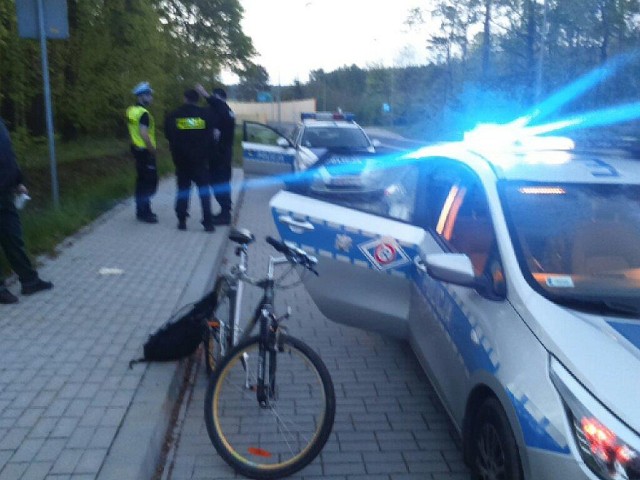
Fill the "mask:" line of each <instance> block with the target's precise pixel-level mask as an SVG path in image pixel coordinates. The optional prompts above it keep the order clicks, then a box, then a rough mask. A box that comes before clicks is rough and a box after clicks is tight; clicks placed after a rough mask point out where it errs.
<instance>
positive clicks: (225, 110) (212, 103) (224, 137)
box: [196, 85, 236, 225]
mask: <svg viewBox="0 0 640 480" xmlns="http://www.w3.org/2000/svg"><path fill="white" fill-rule="evenodd" d="M196 89H197V90H198V92H199V93H200V94H201V95H202V96H203V97H205V98H206V99H207V103H208V104H209V108H210V110H211V115H212V121H213V128H214V135H215V138H216V145H215V147H214V149H213V152H212V155H211V156H210V159H209V169H210V175H211V188H212V190H213V195H214V196H215V198H216V201H217V202H218V203H219V204H220V207H221V208H222V210H221V212H220V213H219V214H218V215H216V216H214V217H213V223H214V224H215V225H229V224H230V223H231V184H230V181H231V162H232V160H233V139H234V133H235V128H236V117H235V114H234V113H233V110H231V108H230V107H229V105H227V94H226V92H225V91H224V90H223V89H221V88H215V89H214V90H213V92H212V93H211V95H209V93H208V92H207V91H206V90H205V89H204V88H203V87H202V85H196Z"/></svg>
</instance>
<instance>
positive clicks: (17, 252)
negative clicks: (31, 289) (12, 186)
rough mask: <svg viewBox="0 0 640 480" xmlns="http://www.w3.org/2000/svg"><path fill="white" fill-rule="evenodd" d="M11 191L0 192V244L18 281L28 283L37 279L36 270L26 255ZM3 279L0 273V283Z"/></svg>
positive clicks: (18, 217)
mask: <svg viewBox="0 0 640 480" xmlns="http://www.w3.org/2000/svg"><path fill="white" fill-rule="evenodd" d="M13 200H14V196H13V193H12V192H1V193H0V246H2V250H3V251H4V254H5V256H6V258H7V260H8V261H9V265H11V268H12V269H13V271H14V272H16V274H17V275H18V278H19V279H20V283H22V284H25V283H30V282H33V281H34V280H37V279H38V272H36V270H35V269H34V268H33V264H32V263H31V260H30V259H29V257H28V256H27V252H26V251H25V248H24V241H23V239H22V224H21V223H20V216H19V215H18V211H17V210H16V207H15V205H14V204H13ZM3 283H4V279H3V278H2V275H1V273H0V285H2V284H3Z"/></svg>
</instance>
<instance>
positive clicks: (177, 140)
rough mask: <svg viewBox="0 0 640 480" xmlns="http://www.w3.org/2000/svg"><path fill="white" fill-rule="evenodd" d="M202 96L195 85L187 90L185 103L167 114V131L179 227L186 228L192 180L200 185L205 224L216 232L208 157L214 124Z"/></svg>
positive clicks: (165, 128)
mask: <svg viewBox="0 0 640 480" xmlns="http://www.w3.org/2000/svg"><path fill="white" fill-rule="evenodd" d="M199 99H200V96H199V95H198V92H196V91H195V90H193V89H190V90H186V91H185V92H184V104H183V105H181V106H180V107H178V108H177V109H176V110H174V111H173V112H172V113H171V114H169V115H168V116H167V118H166V119H165V124H164V132H165V136H166V137H167V140H169V146H170V148H171V155H172V158H173V163H174V164H175V167H176V180H177V193H176V215H177V217H178V229H180V230H186V228H187V222H186V220H187V217H188V216H189V213H188V210H189V196H190V194H191V183H192V182H193V183H195V184H196V186H197V187H198V194H199V196H200V204H201V206H202V225H203V226H204V229H205V230H206V231H207V232H213V231H214V230H215V227H214V226H213V215H212V214H211V195H210V193H209V173H208V172H209V168H208V167H209V165H208V159H209V156H210V152H211V149H212V148H213V127H212V123H211V118H210V114H209V111H208V109H206V108H202V107H199V106H198V100H199Z"/></svg>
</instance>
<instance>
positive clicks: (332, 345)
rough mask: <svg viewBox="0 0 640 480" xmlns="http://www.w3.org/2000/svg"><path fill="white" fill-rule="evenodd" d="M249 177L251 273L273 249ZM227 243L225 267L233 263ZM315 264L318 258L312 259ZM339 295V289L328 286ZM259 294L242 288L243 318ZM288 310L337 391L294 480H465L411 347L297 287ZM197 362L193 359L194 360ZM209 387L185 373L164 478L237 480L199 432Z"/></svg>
mask: <svg viewBox="0 0 640 480" xmlns="http://www.w3.org/2000/svg"><path fill="white" fill-rule="evenodd" d="M252 185H254V183H252V181H251V179H247V188H246V190H245V193H244V200H243V202H242V207H241V209H240V211H239V217H238V220H237V223H236V224H237V226H238V227H245V228H249V229H250V230H251V231H252V232H253V233H254V234H255V235H256V238H257V242H256V243H254V244H252V245H251V246H250V247H249V248H250V250H249V260H250V263H249V274H250V275H252V276H256V277H258V276H261V275H263V274H264V273H265V269H266V265H267V259H268V256H269V255H273V254H274V250H273V249H272V248H271V247H270V246H268V245H267V244H266V243H265V242H264V237H265V236H266V235H273V236H277V231H276V229H275V226H274V224H273V220H272V218H271V214H270V212H269V208H268V203H269V200H270V198H271V196H272V195H274V194H275V193H276V191H277V189H278V187H277V186H271V187H265V185H267V184H266V183H265V182H256V183H255V185H258V187H256V188H251V186H252ZM235 260H236V257H235V256H234V255H233V248H232V245H228V246H227V251H226V255H225V260H224V261H223V262H225V261H226V262H234V261H235ZM320 261H322V259H320ZM336 288H340V286H336ZM259 294H260V292H259V290H258V289H256V288H255V287H249V286H247V287H246V288H245V300H246V301H245V305H244V306H245V307H246V309H247V310H246V312H245V315H248V313H249V311H250V310H251V308H252V306H253V305H255V304H256V302H257V301H258V297H259ZM286 305H290V306H291V308H292V316H291V318H290V319H289V320H288V321H287V325H288V328H289V331H290V333H291V334H292V335H294V336H297V337H300V338H301V339H303V340H304V341H305V342H307V343H308V344H309V345H310V346H311V347H312V348H314V349H315V350H316V351H317V352H318V353H319V354H320V356H321V357H322V358H323V360H324V361H325V363H326V364H327V367H328V368H329V371H330V373H331V376H332V378H333V381H334V384H335V387H336V396H337V413H336V422H335V426H334V429H333V432H332V435H331V438H330V439H329V441H328V442H327V444H326V446H325V447H324V449H323V451H322V453H321V454H320V456H319V457H318V458H317V459H316V460H315V461H314V462H313V463H311V464H310V465H309V466H307V467H306V468H305V469H304V470H302V471H301V472H299V473H298V474H296V475H294V476H291V477H288V478H290V479H292V480H301V479H302V480H312V479H313V480H319V479H331V480H365V479H366V480H409V479H411V480H468V479H469V478H471V476H470V474H469V471H468V470H467V468H466V467H465V465H464V464H463V461H462V455H461V452H460V448H459V445H458V443H459V442H458V439H457V437H456V434H455V433H453V431H452V425H451V423H450V421H449V419H448V418H447V416H446V415H445V413H444V409H443V407H442V405H441V403H440V401H439V400H438V398H437V396H436V394H435V392H434V390H433V388H432V387H431V385H430V384H429V382H428V381H427V379H426V377H425V375H424V373H423V372H422V370H421V368H420V366H419V364H418V362H417V360H416V357H415V356H414V354H413V353H412V352H411V349H410V348H409V346H408V345H407V344H406V343H404V342H400V341H397V340H394V339H391V338H386V337H383V336H381V335H378V334H375V333H367V332H364V331H362V330H358V329H355V328H350V327H344V326H340V325H337V324H335V323H333V322H331V321H329V320H328V319H327V318H325V317H324V316H323V315H322V314H321V313H320V312H319V311H318V309H317V307H316V306H315V305H314V304H313V301H312V300H311V299H310V297H309V295H308V294H307V293H306V291H305V290H304V287H302V286H298V287H296V288H292V289H289V290H280V291H278V293H277V294H276V308H277V311H280V312H283V311H284V309H285V306H286ZM198 359H199V361H200V362H201V360H202V359H201V357H198ZM206 384H207V379H206V375H205V373H204V365H201V364H199V370H196V371H194V372H193V375H192V377H191V381H190V385H191V388H190V390H189V391H188V392H187V394H186V396H185V398H186V401H185V402H184V405H183V408H182V411H181V414H180V417H179V422H178V424H177V426H176V428H175V440H174V443H173V447H172V449H171V451H170V453H169V456H168V460H167V463H166V465H165V469H164V472H163V475H162V479H163V480H204V479H209V480H211V479H216V480H223V479H235V478H243V477H240V476H238V475H236V474H235V473H234V472H233V470H232V469H231V468H230V467H229V466H227V464H226V463H224V461H223V460H222V459H221V458H220V457H219V456H218V455H217V453H216V451H215V449H214V448H213V446H212V444H211V442H210V440H209V437H208V435H207V431H206V426H205V424H204V397H205V389H206Z"/></svg>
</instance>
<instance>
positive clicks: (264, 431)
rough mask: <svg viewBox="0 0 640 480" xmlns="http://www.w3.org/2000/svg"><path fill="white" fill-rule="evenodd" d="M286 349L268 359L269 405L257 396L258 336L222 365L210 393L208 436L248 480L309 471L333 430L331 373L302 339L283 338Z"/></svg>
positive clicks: (208, 395) (266, 372) (206, 406)
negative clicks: (262, 403)
mask: <svg viewBox="0 0 640 480" xmlns="http://www.w3.org/2000/svg"><path fill="white" fill-rule="evenodd" d="M281 343H282V347H283V348H282V351H277V352H275V354H273V353H271V354H270V353H269V352H267V354H266V362H267V365H266V368H265V375H266V378H265V384H266V385H268V386H269V388H268V397H269V401H268V402H267V403H268V405H267V406H262V407H261V406H260V405H259V404H258V400H257V398H256V388H255V387H256V385H257V378H256V376H257V365H258V350H259V346H260V342H259V338H258V337H257V336H255V337H251V338H249V339H247V340H246V341H244V342H242V343H240V344H239V345H237V346H236V348H234V349H233V350H232V351H231V352H230V353H229V354H228V355H227V356H226V357H225V358H224V359H223V360H222V361H221V363H220V365H219V367H218V369H217V370H216V371H215V373H214V375H213V376H212V377H211V380H210V382H209V386H208V387H207V395H206V399H205V422H206V425H207V432H208V433H209V438H210V439H211V442H212V443H213V445H214V447H215V448H216V450H217V451H218V453H219V454H220V456H221V457H222V458H223V459H224V460H225V461H226V462H227V463H228V464H229V465H231V466H232V467H233V468H234V469H235V470H236V471H238V472H239V473H241V474H242V475H245V476H247V477H251V478H256V479H275V478H281V477H284V476H288V475H291V474H293V473H295V472H297V471H298V470H300V469H302V468H304V467H305V466H306V465H307V464H308V463H310V462H311V461H312V460H313V459H314V458H315V457H316V456H317V455H318V454H319V453H320V451H321V450H322V447H324V445H325V443H326V442H327V440H328V438H329V435H330V433H331V429H332V428H333V421H334V418H335V412H336V400H335V392H334V388H333V382H332V380H331V376H330V375H329V371H328V370H327V367H326V366H325V365H324V363H323V362H322V360H321V359H320V357H319V356H318V355H317V354H316V353H315V352H314V351H313V350H312V349H311V348H310V347H309V346H307V345H306V344H305V343H303V342H302V341H300V340H298V339H296V338H293V337H289V336H287V335H282V338H281ZM274 367H275V368H274ZM246 380H248V385H247V384H246Z"/></svg>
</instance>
